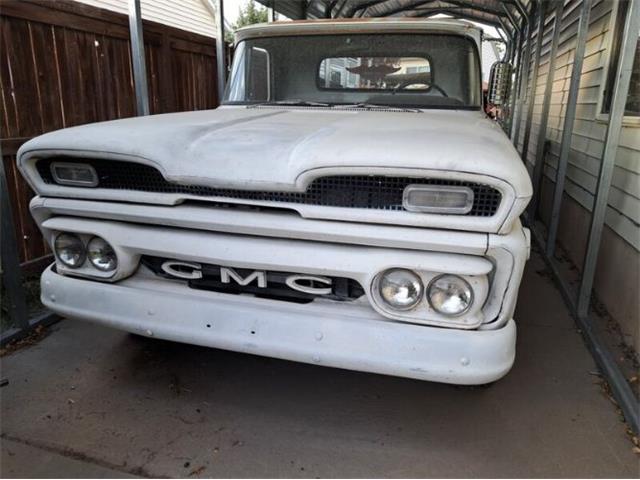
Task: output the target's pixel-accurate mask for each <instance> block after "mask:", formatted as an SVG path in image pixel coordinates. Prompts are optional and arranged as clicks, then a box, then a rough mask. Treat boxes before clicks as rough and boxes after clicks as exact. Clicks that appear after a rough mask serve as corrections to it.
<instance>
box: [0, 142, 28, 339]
mask: <svg viewBox="0 0 640 480" xmlns="http://www.w3.org/2000/svg"><path fill="white" fill-rule="evenodd" d="M0 209H1V210H0V215H2V218H0V235H1V237H2V238H0V242H2V244H1V245H0V268H2V280H3V282H2V283H3V285H4V288H5V290H6V292H7V299H8V307H9V318H11V322H12V323H13V324H14V325H15V326H16V327H17V328H19V329H20V330H23V329H26V328H28V326H29V319H28V318H27V302H26V299H25V295H24V289H23V287H22V271H21V270H20V260H19V259H18V245H17V242H16V235H15V230H14V229H13V228H14V227H13V225H14V224H13V212H12V211H11V202H10V199H9V189H8V185H7V177H6V175H5V171H4V162H3V161H2V152H1V151H0Z"/></svg>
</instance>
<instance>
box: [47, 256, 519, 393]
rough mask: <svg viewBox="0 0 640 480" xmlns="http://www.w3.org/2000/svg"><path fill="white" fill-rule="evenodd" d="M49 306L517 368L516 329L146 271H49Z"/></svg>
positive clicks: (407, 369) (373, 355)
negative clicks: (107, 276) (272, 296)
mask: <svg viewBox="0 0 640 480" xmlns="http://www.w3.org/2000/svg"><path fill="white" fill-rule="evenodd" d="M42 301H43V303H44V304H45V305H46V306H47V307H49V308H50V309H51V310H53V311H55V312H57V313H59V314H61V315H64V316H67V317H72V318H81V319H86V320H90V321H94V322H97V323H100V324H104V325H107V326H110V327H115V328H118V329H121V330H125V331H129V332H132V333H136V334H142V335H147V336H152V337H156V338H162V339H167V340H172V341H177V342H184V343H190V344H195V345H202V346H208V347H215V348H221V349H226V350H233V351H238V352H245V353H252V354H256V355H264V356H269V357H275V358H281V359H286V360H293V361H298V362H304V363H311V364H318V365H324V366H330V367H337V368H345V369H349V370H358V371H363V372H374V373H381V374H387V375H394V376H399V377H408V378H415V379H420V380H429V381H436V382H444V383H453V384H466V385H476V384H484V383H488V382H492V381H495V380H497V379H499V378H500V377H502V376H503V375H505V374H506V373H507V372H508V371H509V369H510V368H511V366H512V364H513V361H514V357H515V339H516V327H515V323H514V321H513V320H509V321H508V322H506V324H505V325H503V326H502V327H501V328H498V329H495V330H456V329H446V328H438V327H429V326H424V325H415V324H409V323H402V322H396V321H392V320H388V319H383V318H381V316H380V315H378V314H377V313H376V312H375V311H373V310H372V309H371V308H370V307H369V306H368V305H367V304H363V305H361V306H353V307H352V308H349V309H344V308H341V306H340V305H339V304H335V303H332V302H313V303H312V304H305V305H298V304H292V303H287V302H279V301H275V300H265V299H256V298H253V297H246V296H235V295H225V294H218V293H215V292H203V291H198V290H192V289H189V288H188V287H186V286H185V285H182V284H179V283H176V282H170V281H166V280H163V279H158V278H154V276H153V275H151V274H149V273H148V272H145V271H144V269H143V268H142V267H141V271H139V272H138V273H137V274H136V275H134V276H133V277H130V278H128V279H125V280H122V281H120V282H118V283H113V284H108V283H99V282H95V281H88V280H86V279H79V278H73V277H69V276H63V275H59V274H57V273H56V272H55V271H54V270H53V268H52V267H50V268H49V269H47V270H46V271H45V273H44V274H43V276H42Z"/></svg>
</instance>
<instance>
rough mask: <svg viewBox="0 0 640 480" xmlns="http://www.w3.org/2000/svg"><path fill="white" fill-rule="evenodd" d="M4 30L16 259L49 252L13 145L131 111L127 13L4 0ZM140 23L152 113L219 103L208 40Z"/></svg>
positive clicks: (1, 69)
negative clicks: (32, 207)
mask: <svg viewBox="0 0 640 480" xmlns="http://www.w3.org/2000/svg"><path fill="white" fill-rule="evenodd" d="M0 29H1V32H0V40H1V42H0V43H1V45H0V48H1V49H2V52H1V55H0V57H1V58H0V105H1V107H2V112H1V118H0V137H2V139H3V140H2V150H3V158H2V160H3V162H4V165H5V168H6V173H7V181H8V183H9V190H10V191H9V195H10V198H11V201H12V207H13V211H14V212H15V219H14V223H15V228H16V237H17V239H18V242H19V245H18V246H19V251H20V261H21V263H23V264H33V261H34V260H37V259H39V258H41V257H43V256H45V255H47V254H48V253H49V252H48V250H47V247H46V245H45V242H44V241H43V239H42V238H41V236H40V234H39V232H38V230H37V227H36V226H35V224H34V222H33V220H32V219H31V216H30V215H29V211H28V204H29V200H30V199H31V197H32V196H33V192H31V190H30V189H29V187H28V185H27V184H26V182H24V180H23V179H22V177H21V176H20V174H19V172H17V169H16V167H15V154H16V152H17V149H18V148H19V147H20V145H22V143H24V142H25V141H27V140H29V139H30V138H32V137H34V136H37V135H40V134H42V133H45V132H48V131H51V130H57V129H59V128H64V127H70V126H73V125H80V124H84V123H90V122H97V121H104V120H113V119H117V118H125V117H131V116H134V115H135V111H136V108H135V93H134V87H133V85H134V83H133V73H132V67H131V53H130V51H131V50H130V44H129V27H128V18H127V16H126V15H121V14H119V13H115V12H111V11H108V10H102V9H99V8H95V7H91V6H88V5H83V4H79V3H77V2H73V1H69V0H58V1H56V2H48V1H46V0H29V1H26V0H19V1H18V0H3V1H2V4H1V5H0ZM143 29H144V39H145V48H146V60H147V69H148V82H149V95H150V98H149V103H150V107H151V113H166V112H175V111H186V110H200V109H207V108H215V107H216V106H217V104H218V98H217V94H216V92H217V88H216V58H215V51H216V49H215V42H214V40H212V39H211V38H208V37H204V36H201V35H198V34H195V33H191V32H185V31H182V30H178V29H175V28H172V27H167V26H165V25H161V24H158V23H154V22H149V21H146V20H145V21H143ZM29 262H31V263H29Z"/></svg>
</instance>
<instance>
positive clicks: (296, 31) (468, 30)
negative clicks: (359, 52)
mask: <svg viewBox="0 0 640 480" xmlns="http://www.w3.org/2000/svg"><path fill="white" fill-rule="evenodd" d="M358 33H414V34H420V33H449V34H457V35H465V36H469V37H472V38H473V39H474V40H475V41H476V42H477V43H478V44H480V41H481V35H482V29H481V28H479V27H476V26H475V25H473V24H472V23H469V22H466V21H463V20H455V19H447V18H438V19H424V18H407V17H393V18H390V17H387V18H361V19H351V18H349V19H331V20H295V21H289V22H271V23H259V24H255V25H250V26H247V27H244V28H241V29H239V30H238V31H237V32H236V37H235V41H236V43H238V42H240V41H241V40H246V39H247V38H256V37H276V36H285V35H286V36H291V35H294V36H295V35H335V34H358Z"/></svg>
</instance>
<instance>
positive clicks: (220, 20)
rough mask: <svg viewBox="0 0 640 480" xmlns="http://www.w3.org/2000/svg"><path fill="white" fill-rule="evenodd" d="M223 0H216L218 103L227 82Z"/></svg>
mask: <svg viewBox="0 0 640 480" xmlns="http://www.w3.org/2000/svg"><path fill="white" fill-rule="evenodd" d="M223 3H224V2H223V0H217V1H216V28H217V32H216V62H217V68H216V70H217V79H218V103H220V102H222V97H223V96H224V88H225V86H226V82H227V61H226V60H227V59H226V52H225V48H224V47H225V41H224V5H223Z"/></svg>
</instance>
